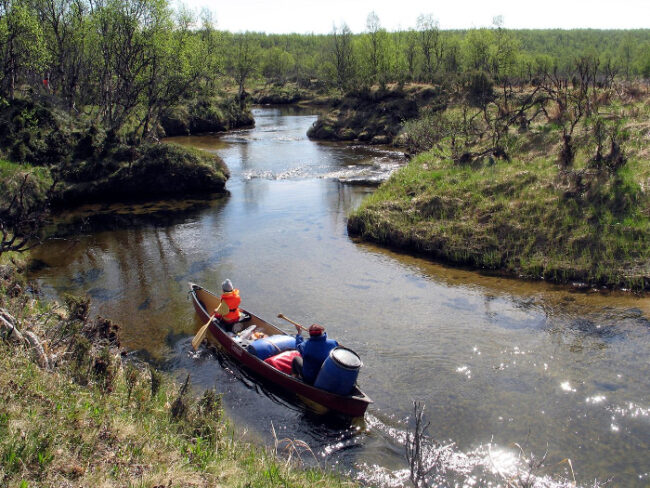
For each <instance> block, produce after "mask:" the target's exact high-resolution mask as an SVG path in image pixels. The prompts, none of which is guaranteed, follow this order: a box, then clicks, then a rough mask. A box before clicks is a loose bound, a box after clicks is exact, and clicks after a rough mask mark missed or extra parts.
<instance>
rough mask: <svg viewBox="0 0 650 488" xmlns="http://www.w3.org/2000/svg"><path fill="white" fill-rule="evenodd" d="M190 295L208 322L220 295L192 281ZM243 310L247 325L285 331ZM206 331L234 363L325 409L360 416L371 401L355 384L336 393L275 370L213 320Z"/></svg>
mask: <svg viewBox="0 0 650 488" xmlns="http://www.w3.org/2000/svg"><path fill="white" fill-rule="evenodd" d="M190 295H191V296H192V303H193V305H194V309H195V310H196V313H197V314H198V316H199V317H200V318H201V321H202V322H207V321H208V320H209V318H210V313H209V312H208V310H212V309H213V308H215V307H213V306H212V305H215V306H216V304H218V303H219V297H217V296H216V295H214V294H213V293H211V292H209V291H208V290H205V289H204V288H202V287H200V286H198V285H195V284H193V283H190ZM245 312H246V313H247V314H249V315H250V316H251V320H250V322H247V323H246V325H247V326H248V325H252V324H254V325H256V326H257V327H258V328H259V329H260V330H263V331H265V332H266V333H267V334H269V333H270V334H285V333H284V332H283V331H282V330H280V329H278V328H277V327H275V326H274V325H273V324H270V323H269V322H266V321H265V320H264V319H261V318H260V317H258V316H257V315H255V314H252V313H251V312H249V311H245ZM208 332H209V333H208V334H207V339H208V340H209V341H210V342H212V343H214V344H218V345H220V346H221V347H222V348H223V349H224V350H225V352H226V353H227V354H228V355H229V356H231V357H232V358H233V359H234V360H235V361H236V362H238V363H239V364H241V365H242V366H245V367H246V368H247V369H248V370H249V371H251V372H253V373H254V374H256V375H258V376H260V377H262V378H264V379H266V380H268V381H269V382H271V383H273V384H274V385H277V386H278V387H280V388H282V389H284V390H287V391H290V392H292V393H295V394H296V395H299V396H300V397H303V398H304V399H306V400H308V401H309V402H315V403H317V404H318V405H321V406H323V407H325V408H326V409H328V410H332V411H335V412H338V413H341V414H343V415H347V416H350V417H361V416H363V414H364V413H365V411H366V409H367V408H368V405H369V404H370V403H372V400H371V399H370V398H369V397H368V396H366V395H365V394H364V393H363V392H362V391H361V390H359V388H358V387H357V386H355V388H354V390H353V391H352V393H351V394H350V395H337V394H335V393H330V392H328V391H325V390H321V389H320V388H315V387H314V386H311V385H308V384H307V383H304V382H303V381H301V380H299V379H297V378H295V377H293V376H291V375H288V374H285V373H283V372H281V371H279V370H277V369H275V368H274V367H272V366H270V365H269V364H267V363H265V362H264V361H262V360H261V359H259V358H258V357H257V356H255V355H253V354H251V353H249V352H248V351H247V350H246V349H245V348H244V347H242V346H241V345H240V344H239V343H238V342H237V341H235V340H234V338H233V337H231V336H229V335H228V334H227V333H226V332H225V331H224V330H223V329H221V328H220V327H219V326H218V325H216V323H215V322H214V321H213V322H211V323H210V325H209V326H208Z"/></svg>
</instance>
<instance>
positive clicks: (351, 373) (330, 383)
mask: <svg viewBox="0 0 650 488" xmlns="http://www.w3.org/2000/svg"><path fill="white" fill-rule="evenodd" d="M361 366H363V363H362V362H361V359H359V356H357V353H356V352H354V351H352V350H351V349H347V348H345V347H335V348H334V349H332V350H331V351H330V354H329V356H328V357H327V359H325V361H324V362H323V366H321V369H320V371H319V372H318V376H317V377H316V381H315V382H314V386H315V387H316V388H322V389H323V390H327V391H331V392H332V393H338V394H339V395H347V394H348V393H350V392H351V391H352V388H353V387H354V384H355V383H356V381H357V376H359V369H361Z"/></svg>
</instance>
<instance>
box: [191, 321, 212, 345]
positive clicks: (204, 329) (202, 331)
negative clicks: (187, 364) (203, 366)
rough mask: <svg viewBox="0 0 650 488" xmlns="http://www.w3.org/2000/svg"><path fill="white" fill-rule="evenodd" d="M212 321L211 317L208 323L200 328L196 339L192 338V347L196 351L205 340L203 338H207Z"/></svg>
mask: <svg viewBox="0 0 650 488" xmlns="http://www.w3.org/2000/svg"><path fill="white" fill-rule="evenodd" d="M210 322H212V317H210V320H208V321H207V323H206V324H205V325H204V326H202V327H201V328H200V329H199V331H198V332H197V333H196V335H195V336H194V339H192V347H193V348H194V350H195V351H196V350H197V349H198V348H199V346H200V345H201V343H202V342H203V339H205V334H206V332H207V331H208V325H210Z"/></svg>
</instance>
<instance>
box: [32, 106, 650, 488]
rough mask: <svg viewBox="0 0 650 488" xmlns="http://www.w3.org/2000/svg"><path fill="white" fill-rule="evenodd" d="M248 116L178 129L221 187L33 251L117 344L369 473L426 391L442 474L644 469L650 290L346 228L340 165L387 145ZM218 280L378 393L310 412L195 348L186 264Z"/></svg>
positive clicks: (123, 215) (391, 470) (60, 288)
mask: <svg viewBox="0 0 650 488" xmlns="http://www.w3.org/2000/svg"><path fill="white" fill-rule="evenodd" d="M254 114H255V117H256V127H255V128H254V129H249V130H239V131H235V132H231V133H228V134H224V135H219V136H203V137H188V138H175V139H174V140H175V142H179V143H181V144H189V145H192V146H196V147H200V148H202V149H205V150H208V151H214V152H216V153H217V154H219V155H220V156H221V157H222V158H223V159H224V160H225V162H226V163H227V165H228V166H229V167H230V169H231V172H232V176H231V179H230V180H229V182H228V185H227V187H228V189H229V190H230V192H231V194H230V195H229V196H227V197H223V198H215V199H212V200H209V201H204V200H187V201H173V202H158V203H154V204H146V205H119V206H102V205H96V206H89V207H84V208H81V209H79V210H78V211H75V212H74V213H69V214H66V215H62V216H61V222H62V223H65V222H72V224H71V225H70V224H68V228H72V229H74V231H73V232H71V233H69V234H68V235H67V236H66V237H59V238H55V239H51V240H49V241H47V242H46V243H45V244H44V245H42V246H41V247H40V248H39V249H37V250H36V251H35V253H34V254H35V257H36V258H37V259H38V260H39V263H40V266H39V267H38V268H36V270H35V271H34V272H33V277H34V278H36V279H37V280H38V282H39V284H40V287H41V289H42V290H43V291H44V292H45V293H46V294H50V295H53V296H60V295H61V294H63V293H87V294H88V295H90V296H91V297H92V299H93V302H92V304H93V305H92V307H93V314H100V315H103V316H106V317H108V318H110V319H112V320H114V321H116V322H118V323H120V324H121V327H122V342H123V345H124V346H125V347H126V348H128V349H129V350H131V351H136V352H135V354H137V355H140V356H142V357H144V358H146V359H148V360H151V361H153V362H155V363H156V364H158V365H160V366H161V367H163V368H165V369H167V370H169V371H171V372H172V373H173V374H174V375H176V376H177V377H178V378H184V375H185V374H186V373H188V372H189V373H191V375H192V382H193V384H194V386H195V387H197V388H206V387H214V388H216V390H217V391H218V392H220V393H222V394H223V399H224V405H225V408H226V409H227V411H228V413H229V415H230V417H231V418H232V419H233V422H235V423H236V424H238V425H240V426H241V427H242V429H240V430H239V432H240V433H241V432H243V431H246V434H245V436H246V438H249V439H250V438H252V439H256V440H258V441H259V442H262V443H266V444H268V445H270V446H273V445H274V442H275V441H274V437H273V433H272V432H273V431H275V435H276V436H277V439H278V440H282V439H292V440H297V439H299V440H303V441H305V442H306V443H307V444H308V445H309V447H310V449H311V452H308V451H304V452H303V453H302V457H303V458H304V459H305V462H307V463H311V464H316V463H317V464H318V465H320V466H323V467H333V468H335V469H337V470H340V471H342V472H344V473H349V474H351V475H352V476H354V477H356V478H358V479H359V480H362V481H364V482H367V483H372V484H377V485H382V486H401V485H404V484H408V468H407V463H406V457H405V449H404V439H405V435H406V432H407V431H409V430H410V429H411V428H412V425H413V424H412V421H413V419H412V417H413V402H414V401H418V402H421V403H422V404H423V405H424V406H425V410H424V414H425V418H426V420H427V421H428V422H430V425H429V427H428V433H429V434H430V436H431V437H432V438H434V439H435V440H437V441H438V442H439V443H440V444H441V445H442V446H444V447H445V448H444V449H438V450H434V451H432V452H431V453H430V456H431V457H430V458H429V461H431V459H435V458H436V456H438V455H439V457H438V458H437V459H438V465H439V466H438V470H439V471H440V472H441V473H442V476H441V478H439V480H438V483H440V484H456V485H459V486H462V485H466V486H483V485H485V484H491V485H492V486H495V485H496V484H499V483H500V484H501V485H505V481H504V480H505V478H507V477H508V476H513V475H515V473H516V472H517V469H519V470H520V471H521V470H522V469H524V468H523V465H522V460H521V459H519V457H520V456H521V454H522V453H524V454H525V455H527V456H528V455H530V453H534V454H535V455H536V456H538V457H541V456H543V455H544V453H545V451H547V450H548V455H547V458H546V463H545V464H546V467H545V468H543V469H539V470H534V474H535V476H536V480H537V485H538V486H553V485H561V484H563V483H564V484H566V480H569V481H571V480H572V479H573V477H574V476H575V479H576V480H577V481H578V483H579V484H581V485H585V486H592V485H593V482H594V479H598V480H600V481H606V480H608V479H611V480H612V481H610V483H609V485H608V486H648V484H650V478H649V476H650V475H649V472H650V413H649V412H650V362H649V361H648V350H649V346H650V320H649V317H650V300H649V299H648V298H645V297H635V296H633V295H630V294H625V293H611V292H610V293H605V292H602V291H601V292H587V293H585V292H574V291H572V290H571V289H567V288H565V287H559V286H552V285H549V284H545V283H530V282H522V281H517V280H512V279H505V278H499V277H489V276H484V275H481V274H478V273H475V272H470V271H465V270H461V269H456V268H450V267H445V266H442V265H438V264H435V263H431V262H429V261H427V260H424V259H420V258H417V257H411V256H408V255H403V254H399V253H395V252H391V251H388V250H384V249H381V248H378V247H375V246H372V245H368V244H363V243H357V242H354V241H353V240H351V239H350V238H349V237H348V236H347V232H346V215H347V214H348V213H349V212H350V210H351V209H353V208H355V207H356V206H357V205H358V204H359V203H360V201H361V200H362V198H363V197H364V196H365V195H366V194H368V193H369V192H372V191H373V189H372V187H370V186H360V185H349V184H342V183H341V182H340V181H341V180H348V181H354V180H356V179H360V178H361V179H364V178H370V179H372V178H377V177H379V176H380V175H381V174H384V173H386V172H390V171H392V170H393V169H395V168H396V167H398V166H399V165H400V164H402V163H403V161H402V160H401V158H400V155H399V153H394V152H391V151H390V150H388V149H382V148H368V147H363V146H355V145H349V144H323V143H316V142H312V141H309V140H308V139H307V138H306V136H305V133H306V131H307V129H308V127H309V126H310V124H312V123H313V122H314V121H315V120H316V114H315V113H313V112H311V113H310V112H304V111H296V110H289V109H277V108H259V109H255V111H254ZM225 278H230V279H231V280H232V281H233V283H234V284H235V286H236V287H238V288H239V289H240V290H241V294H242V297H243V303H242V306H244V307H245V308H248V309H249V310H251V311H253V312H255V313H256V314H258V315H261V316H263V317H265V318H267V319H269V320H270V321H273V322H274V323H276V324H277V325H280V326H281V327H284V328H285V330H291V329H292V327H291V326H290V325H289V324H287V323H283V322H282V321H280V320H279V319H276V318H274V317H275V316H276V315H277V314H278V313H280V312H282V313H284V314H285V315H287V316H288V317H290V318H292V319H294V320H296V321H298V322H301V323H303V324H304V325H309V324H311V323H314V322H318V323H320V324H322V325H324V326H325V327H326V329H327V332H328V334H329V335H330V337H332V338H335V339H337V340H338V341H339V342H341V343H343V344H345V345H346V346H348V347H350V348H352V349H354V350H355V351H356V352H357V353H358V354H359V355H360V356H361V358H362V359H363V362H364V367H363V368H362V370H361V373H360V376H359V383H360V385H361V387H362V389H363V390H364V391H365V392H366V393H367V394H368V395H369V396H370V397H371V398H372V399H373V400H374V404H373V405H371V406H370V408H369V409H368V412H367V414H366V416H365V418H364V419H357V420H354V421H353V422H351V423H350V422H342V421H340V420H338V419H332V418H328V417H326V418H323V417H320V416H318V415H315V414H313V413H312V412H311V411H310V410H309V409H307V408H305V407H304V406H302V405H300V404H297V403H296V402H293V401H290V400H289V399H287V398H284V397H283V396H282V395H280V394H278V392H274V391H269V390H268V389H265V388H263V387H261V386H259V385H258V384H257V383H255V382H253V381H251V379H250V378H248V377H247V376H246V375H245V372H242V371H241V370H240V369H239V368H237V367H236V366H234V365H233V364H231V363H230V362H228V361H227V360H224V359H223V358H222V357H220V356H219V355H215V354H211V353H209V352H207V351H203V352H200V353H197V354H195V353H192V352H190V349H191V347H190V340H191V338H192V336H193V334H194V332H195V331H196V328H197V326H198V325H199V324H198V323H197V319H196V317H195V315H194V312H193V309H192V306H191V303H190V301H189V300H188V297H187V289H188V288H187V282H188V281H193V282H196V283H199V284H201V285H203V286H205V287H206V288H209V289H212V290H218V289H219V286H220V283H221V281H222V280H224V279H225ZM242 435H244V434H243V433H242ZM281 444H282V445H287V444H288V443H287V442H285V443H281ZM565 459H570V463H569V462H567V461H565V462H562V461H563V460H565ZM563 480H564V482H563Z"/></svg>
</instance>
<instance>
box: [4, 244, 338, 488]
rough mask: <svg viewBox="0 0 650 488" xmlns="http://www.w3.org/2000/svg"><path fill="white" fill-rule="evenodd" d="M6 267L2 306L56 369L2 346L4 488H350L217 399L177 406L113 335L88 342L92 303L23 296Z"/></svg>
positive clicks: (170, 389) (168, 387)
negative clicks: (299, 460)
mask: <svg viewBox="0 0 650 488" xmlns="http://www.w3.org/2000/svg"><path fill="white" fill-rule="evenodd" d="M4 258H5V259H4V263H0V308H3V309H5V310H6V311H8V312H9V313H10V314H12V315H13V316H14V317H15V318H16V321H17V325H18V327H20V330H22V331H23V332H24V331H27V330H30V331H32V332H34V333H35V334H37V335H38V336H39V337H40V339H41V341H42V343H43V345H44V347H45V351H46V353H47V354H48V356H49V357H50V364H51V369H50V370H43V369H41V368H40V367H39V366H38V365H37V364H36V363H35V361H34V359H33V357H32V353H31V352H30V351H28V350H27V349H25V348H24V347H23V346H20V345H16V344H13V343H11V341H10V340H9V339H7V340H0V485H1V486H3V487H4V486H6V487H8V488H11V487H21V488H23V487H31V486H42V487H46V486H51V487H60V486H69V487H87V486H97V487H99V486H101V487H111V486H115V487H118V486H119V487H155V486H158V487H160V486H164V487H181V486H182V487H192V486H193V487H199V486H205V487H208V486H211V487H212V486H237V487H239V486H241V487H244V486H246V487H266V486H269V487H270V486H288V487H307V486H322V487H333V486H351V483H350V482H349V481H346V480H344V479H342V478H339V477H338V476H337V475H334V474H328V473H326V472H324V471H322V470H320V469H305V468H300V467H298V466H296V465H295V464H294V463H289V462H286V461H283V460H282V459H280V458H278V457H277V456H276V455H275V454H274V453H272V452H269V451H267V450H265V449H262V448H259V447H255V446H253V445H251V444H249V443H246V442H244V441H242V440H241V435H242V433H241V431H239V430H238V429H236V428H235V427H234V426H232V425H231V424H230V423H229V422H228V421H227V419H225V418H224V417H223V413H222V408H221V401H220V397H219V395H218V394H216V393H215V392H214V391H207V392H206V393H205V394H204V395H203V397H201V398H200V399H193V398H192V395H191V394H189V393H187V394H185V395H184V396H182V397H180V396H179V387H178V385H174V384H173V383H172V382H171V381H169V380H168V379H166V378H165V377H163V376H162V375H161V374H160V373H159V372H157V371H155V370H150V369H148V368H146V367H143V365H138V364H137V363H131V362H129V363H125V362H123V360H122V358H121V357H120V355H119V353H118V352H117V350H116V349H115V348H114V344H112V345H111V344H110V342H107V340H106V338H107V337H109V338H110V337H111V336H110V334H108V335H104V336H101V335H100V336H99V338H98V337H97V336H92V335H91V334H90V333H89V331H90V332H92V331H93V330H96V329H93V327H94V326H93V323H94V321H91V320H88V318H87V302H84V300H79V299H72V298H70V299H68V300H66V305H65V306H62V305H59V304H57V303H52V302H44V301H41V300H38V299H37V298H35V297H34V296H32V295H31V294H27V293H24V292H23V290H24V289H25V288H26V284H25V283H24V279H23V278H22V277H20V276H19V275H17V274H16V273H15V271H13V266H14V265H8V264H6V263H7V262H9V261H10V259H7V258H11V259H13V260H14V261H16V258H15V255H14V257H10V256H9V255H8V254H5V255H4ZM95 320H97V319H95ZM89 337H90V339H89ZM179 397H180V398H181V399H182V402H181V404H179V400H178V399H179ZM294 459H295V456H294Z"/></svg>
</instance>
